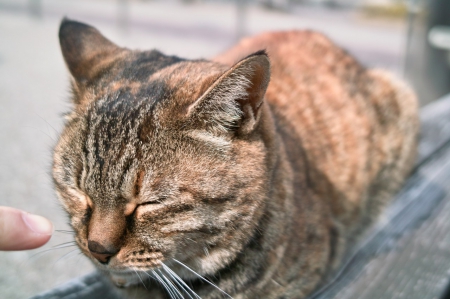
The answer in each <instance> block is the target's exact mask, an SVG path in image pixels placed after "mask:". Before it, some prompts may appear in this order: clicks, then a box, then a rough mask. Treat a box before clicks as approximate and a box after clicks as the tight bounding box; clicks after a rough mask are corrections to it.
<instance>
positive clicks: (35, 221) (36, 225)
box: [22, 212, 53, 236]
mask: <svg viewBox="0 0 450 299" xmlns="http://www.w3.org/2000/svg"><path fill="white" fill-rule="evenodd" d="M22 219H23V222H25V224H26V225H27V226H28V228H29V229H30V230H31V231H33V232H35V233H37V234H40V235H47V236H51V235H52V234H53V224H52V223H51V222H50V220H48V219H47V218H44V217H42V216H39V215H33V214H30V213H27V212H22Z"/></svg>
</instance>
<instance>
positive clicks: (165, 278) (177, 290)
mask: <svg viewBox="0 0 450 299" xmlns="http://www.w3.org/2000/svg"><path fill="white" fill-rule="evenodd" d="M158 272H159V274H160V275H161V277H162V278H163V279H164V280H165V281H166V282H167V284H168V285H169V286H170V287H171V288H172V290H173V291H174V293H175V295H176V297H177V298H181V299H184V296H183V294H181V293H180V290H179V289H178V288H177V287H176V286H175V285H174V284H173V283H172V281H171V280H170V279H168V278H167V277H166V276H165V275H164V274H163V273H162V272H161V270H159V269H158Z"/></svg>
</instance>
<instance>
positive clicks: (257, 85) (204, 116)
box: [187, 51, 270, 134]
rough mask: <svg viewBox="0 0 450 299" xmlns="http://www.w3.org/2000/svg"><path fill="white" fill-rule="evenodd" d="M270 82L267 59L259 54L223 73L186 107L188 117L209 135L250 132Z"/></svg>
mask: <svg viewBox="0 0 450 299" xmlns="http://www.w3.org/2000/svg"><path fill="white" fill-rule="evenodd" d="M269 80H270V61H269V57H268V56H267V53H266V52H265V51H258V52H256V53H254V54H252V55H250V56H247V57H246V58H244V59H242V60H241V61H239V62H238V63H236V64H235V65H234V66H232V67H231V68H230V69H229V70H228V71H227V72H225V73H224V74H222V75H221V76H220V77H219V78H218V79H217V80H216V81H215V82H214V83H213V84H212V85H211V86H210V87H209V88H208V89H207V90H206V92H205V93H204V94H203V95H202V96H200V98H199V99H197V100H196V101H195V102H194V103H193V104H191V105H190V106H189V107H188V109H187V111H188V116H189V117H190V118H192V119H194V120H195V122H196V123H197V126H198V125H200V126H201V127H203V128H204V129H206V130H208V131H211V132H212V133H221V132H231V131H238V132H240V133H243V134H248V133H251V132H252V131H253V130H254V129H255V127H256V125H257V123H258V121H259V118H260V115H261V106H262V104H263V101H264V95H265V93H266V89H267V86H268V84H269Z"/></svg>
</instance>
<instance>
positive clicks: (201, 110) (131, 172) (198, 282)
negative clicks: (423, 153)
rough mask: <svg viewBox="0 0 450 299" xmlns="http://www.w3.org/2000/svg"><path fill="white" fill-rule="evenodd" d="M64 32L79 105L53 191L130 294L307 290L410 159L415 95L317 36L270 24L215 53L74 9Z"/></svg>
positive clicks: (61, 147)
mask: <svg viewBox="0 0 450 299" xmlns="http://www.w3.org/2000/svg"><path fill="white" fill-rule="evenodd" d="M59 38H60V44H61V49H62V53H63V56H64V59H65V62H66V64H67V66H68V69H69V71H70V73H71V75H72V78H73V80H72V89H73V109H72V111H71V112H70V113H68V115H67V119H66V123H65V128H64V130H63V132H62V134H61V137H60V139H59V142H58V144H57V145H56V147H55V152H54V164H53V178H54V182H55V187H56V191H57V193H58V196H59V197H60V199H61V202H62V204H63V205H64V207H65V209H66V211H67V212H68V214H69V216H70V223H71V225H72V227H73V229H74V231H75V233H76V236H75V238H76V242H77V244H78V245H79V247H80V249H81V250H82V252H83V253H84V254H85V255H86V256H88V257H89V258H90V259H91V260H92V262H93V263H94V264H95V265H96V266H97V268H98V269H99V270H100V271H101V272H103V273H104V274H105V276H106V277H108V278H109V280H110V281H112V283H113V284H115V285H116V286H118V287H119V288H120V289H122V290H120V292H121V293H122V295H123V296H124V298H155V299H157V298H204V299H212V298H227V297H228V298H236V299H237V298H269V299H271V298H305V297H306V296H307V295H308V294H311V292H313V291H314V290H315V289H317V288H318V287H319V286H320V285H321V284H323V283H324V281H325V280H326V279H327V277H328V276H329V274H330V273H331V272H332V271H333V269H336V267H337V266H338V265H339V262H340V261H341V260H342V257H343V255H344V254H345V253H346V251H347V250H348V248H349V246H350V244H352V243H354V242H355V240H356V238H357V237H358V236H360V235H361V233H362V232H363V230H364V229H365V228H367V227H368V225H369V224H370V223H371V221H372V220H373V219H374V218H375V217H376V216H377V215H378V214H379V211H380V209H381V208H382V207H383V206H384V205H385V203H386V202H387V201H388V200H389V199H390V198H391V197H392V195H393V194H394V192H396V191H397V190H398V189H399V188H400V186H401V184H402V182H403V181H404V179H405V177H406V176H407V175H408V172H409V171H410V170H411V167H412V165H413V162H414V159H415V153H416V139H417V138H416V137H417V131H418V118H417V103H416V98H415V96H414V94H413V93H412V92H411V91H410V89H409V88H408V87H406V86H405V85H404V84H403V83H402V82H400V81H398V80H397V79H395V78H393V77H392V76H391V75H389V74H388V73H386V72H384V71H381V70H368V69H365V68H364V67H363V66H361V65H360V64H359V63H358V62H357V61H356V60H355V59H354V58H352V57H351V56H350V55H348V54H347V53H346V52H345V51H343V50H341V49H340V48H339V47H337V46H336V45H334V44H333V43H332V42H331V41H330V40H329V39H327V38H326V37H324V36H323V35H321V34H319V33H315V32H311V31H296V30H294V31H287V32H273V33H265V34H261V35H258V36H256V37H251V38H247V39H244V40H243V41H241V42H240V43H239V44H238V45H237V46H235V47H234V48H232V49H231V50H229V51H227V52H226V53H225V54H223V55H221V56H219V57H216V58H215V59H213V60H212V61H208V60H187V59H182V58H178V57H175V56H166V55H164V54H162V53H160V52H158V51H156V50H151V51H134V50H129V49H126V48H121V47H118V46H116V45H115V44H113V43H112V42H110V41H109V40H107V39H106V38H105V37H103V36H102V35H101V34H100V33H99V31H97V30H96V29H95V28H93V27H90V26H88V25H85V24H82V23H79V22H75V21H71V20H68V19H65V20H63V21H62V24H61V27H60V31H59ZM269 81H270V84H269ZM111 287H112V286H111Z"/></svg>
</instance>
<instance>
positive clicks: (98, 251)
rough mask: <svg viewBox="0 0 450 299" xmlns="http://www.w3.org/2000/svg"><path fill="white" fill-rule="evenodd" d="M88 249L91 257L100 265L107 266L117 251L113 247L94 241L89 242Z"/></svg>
mask: <svg viewBox="0 0 450 299" xmlns="http://www.w3.org/2000/svg"><path fill="white" fill-rule="evenodd" d="M88 248H89V251H90V252H91V255H92V256H93V257H94V258H95V259H97V260H98V261H99V262H100V263H102V264H107V263H108V262H109V260H110V258H111V257H112V256H114V255H115V254H116V253H117V252H119V249H117V248H115V247H114V246H111V245H107V246H104V245H102V244H100V243H98V242H96V241H92V240H89V241H88Z"/></svg>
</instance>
